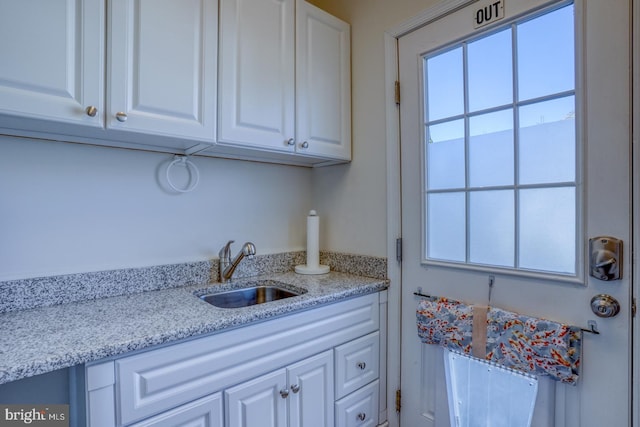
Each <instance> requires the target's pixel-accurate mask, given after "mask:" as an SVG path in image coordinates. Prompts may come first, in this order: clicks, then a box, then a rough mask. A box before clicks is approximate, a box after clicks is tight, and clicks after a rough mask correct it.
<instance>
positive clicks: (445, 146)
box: [426, 120, 465, 190]
mask: <svg viewBox="0 0 640 427" xmlns="http://www.w3.org/2000/svg"><path fill="white" fill-rule="evenodd" d="M426 151H427V188H428V189H430V190H433V189H449V188H461V187H464V185H465V170H464V169H465V166H464V120H455V121H453V122H446V123H441V124H439V125H434V126H429V127H428V128H427V150H426Z"/></svg>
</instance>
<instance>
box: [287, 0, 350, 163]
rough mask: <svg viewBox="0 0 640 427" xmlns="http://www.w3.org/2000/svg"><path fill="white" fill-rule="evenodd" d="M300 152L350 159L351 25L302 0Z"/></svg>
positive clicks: (298, 95) (298, 46) (298, 69)
mask: <svg viewBox="0 0 640 427" xmlns="http://www.w3.org/2000/svg"><path fill="white" fill-rule="evenodd" d="M296 34H297V38H296V143H297V147H296V151H297V152H298V153H300V154H309V155H314V156H322V157H327V158H332V159H344V160H350V159H351V67H350V61H351V54H350V40H351V36H350V27H349V24H347V23H346V22H343V21H341V20H339V19H338V18H336V17H334V16H332V15H329V14H328V13H327V12H325V11H323V10H321V9H318V8H317V7H315V6H313V5H311V4H309V3H307V2H305V1H303V0H298V4H297V12H296Z"/></svg>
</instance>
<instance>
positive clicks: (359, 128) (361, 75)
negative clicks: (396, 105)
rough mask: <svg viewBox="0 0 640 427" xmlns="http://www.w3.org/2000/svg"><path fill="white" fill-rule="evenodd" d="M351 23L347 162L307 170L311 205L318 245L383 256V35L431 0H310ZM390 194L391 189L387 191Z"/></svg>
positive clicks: (384, 163) (384, 205) (384, 196)
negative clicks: (319, 230) (318, 219)
mask: <svg viewBox="0 0 640 427" xmlns="http://www.w3.org/2000/svg"><path fill="white" fill-rule="evenodd" d="M310 2H311V3H313V4H315V5H316V6H318V7H320V8H322V9H324V10H326V11H328V12H329V13H332V14H334V15H336V16H338V17H339V18H341V19H343V20H345V21H347V22H349V23H350V24H351V55H352V59H351V84H352V114H353V123H352V135H353V161H352V163H351V164H349V165H341V166H333V167H329V168H322V169H316V170H314V171H313V174H314V175H313V187H314V193H313V194H314V204H315V206H316V208H317V209H318V211H319V213H320V214H321V215H324V217H325V219H326V226H325V232H324V234H323V235H322V237H323V238H322V239H321V247H322V248H325V249H328V250H332V251H337V252H348V253H357V254H363V255H373V256H386V255H387V253H386V251H387V241H386V239H387V235H386V227H387V215H386V200H387V199H386V197H387V193H386V192H387V188H386V138H385V136H386V126H385V119H386V116H385V89H384V88H385V81H384V77H385V75H384V72H385V62H384V38H383V36H384V33H385V31H386V30H389V29H390V28H393V27H394V26H397V25H398V24H400V23H402V22H404V21H405V20H407V19H409V18H411V17H413V16H415V15H417V14H418V13H419V12H421V11H422V10H424V9H427V8H428V7H429V6H431V5H433V4H434V3H436V2H435V1H434V0H310ZM391 191H394V189H391Z"/></svg>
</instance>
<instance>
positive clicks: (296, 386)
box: [291, 384, 300, 393]
mask: <svg viewBox="0 0 640 427" xmlns="http://www.w3.org/2000/svg"><path fill="white" fill-rule="evenodd" d="M291 391H292V392H294V393H297V392H299V391H300V386H299V385H298V384H294V385H292V386H291Z"/></svg>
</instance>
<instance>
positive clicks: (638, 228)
mask: <svg viewBox="0 0 640 427" xmlns="http://www.w3.org/2000/svg"><path fill="white" fill-rule="evenodd" d="M632 8H633V10H632V18H631V19H632V23H631V49H632V55H633V56H632V58H631V67H632V76H631V91H632V94H631V111H632V117H631V141H632V153H633V159H632V167H631V171H632V172H631V173H632V176H633V179H632V182H631V188H632V197H633V200H632V204H631V206H632V215H633V216H632V225H631V227H632V230H631V233H632V234H631V235H632V236H633V239H634V243H633V251H634V254H638V251H640V176H639V175H640V52H639V50H640V0H633V2H632ZM636 257H637V255H635V256H634V259H635V258H636ZM632 275H633V277H632V280H631V286H632V295H631V297H632V301H633V302H634V305H637V302H636V298H637V296H638V295H640V269H639V268H638V264H637V261H634V264H633V267H632ZM632 329H633V331H632V335H631V336H632V339H633V343H632V351H633V353H632V357H631V363H632V370H633V372H632V375H633V383H632V386H631V393H632V401H631V410H632V412H633V413H632V421H633V426H634V427H638V426H640V414H639V412H640V335H639V334H640V318H639V316H638V315H634V316H633V320H632Z"/></svg>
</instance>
